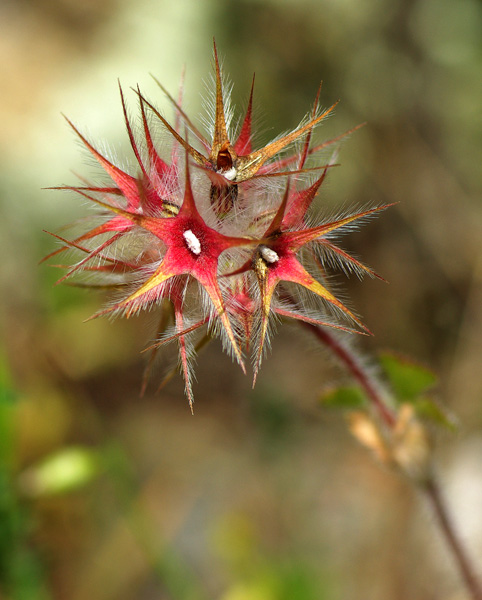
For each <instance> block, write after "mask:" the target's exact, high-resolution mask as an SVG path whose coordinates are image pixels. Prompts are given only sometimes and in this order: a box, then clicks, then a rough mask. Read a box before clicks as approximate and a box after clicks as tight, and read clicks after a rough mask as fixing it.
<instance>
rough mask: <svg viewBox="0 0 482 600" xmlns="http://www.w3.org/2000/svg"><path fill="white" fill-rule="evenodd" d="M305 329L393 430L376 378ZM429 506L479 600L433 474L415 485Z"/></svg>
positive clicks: (324, 334)
mask: <svg viewBox="0 0 482 600" xmlns="http://www.w3.org/2000/svg"><path fill="white" fill-rule="evenodd" d="M302 324H303V325H304V326H305V327H306V328H308V329H309V330H310V331H311V332H312V333H313V334H314V335H315V336H316V337H317V338H318V339H319V340H320V341H321V342H323V343H324V344H325V345H326V346H327V347H328V348H329V349H330V350H331V351H332V352H333V353H334V354H335V356H336V357H337V358H338V359H339V360H340V362H341V363H342V364H343V365H344V367H345V368H346V369H347V371H349V373H350V374H351V375H352V377H353V378H354V379H355V380H356V381H358V383H359V384H360V386H361V387H362V388H363V389H364V390H365V392H366V394H367V396H368V398H369V400H370V402H371V403H372V406H373V407H374V408H375V410H376V411H377V413H378V415H379V417H380V419H381V420H382V421H383V423H385V425H386V426H387V427H389V428H390V429H392V428H393V427H394V426H395V424H396V415H395V413H394V412H393V410H392V409H391V408H389V407H388V406H387V404H386V401H385V399H384V398H383V395H382V394H381V392H380V388H379V386H378V385H377V382H376V380H375V378H374V377H373V376H372V375H371V374H370V373H369V372H368V371H367V369H366V367H365V366H364V365H363V363H362V361H360V359H359V358H358V357H357V356H356V354H355V353H354V352H352V351H351V350H350V348H349V347H348V346H347V345H345V344H343V343H342V342H340V340H339V339H338V337H337V336H336V335H334V334H333V333H332V332H331V331H329V330H328V329H326V328H321V327H319V326H317V325H312V324H310V323H302ZM414 483H415V484H416V485H417V486H418V487H419V488H420V489H421V491H422V492H424V494H425V496H426V498H427V499H428V501H429V503H430V504H431V506H432V510H433V511H434V513H435V515H436V517H437V523H438V525H439V527H440V531H441V533H442V535H443V536H444V538H445V541H446V543H447V546H448V547H449V550H450V551H451V553H452V555H453V558H454V560H455V562H456V563H457V565H458V567H459V570H460V574H461V576H462V578H463V580H464V582H465V585H466V586H467V588H468V590H469V591H470V594H471V596H472V598H473V600H482V587H481V583H480V581H479V579H478V577H477V575H476V571H475V569H474V567H473V564H472V561H471V559H470V558H469V556H468V554H467V551H466V549H465V547H464V545H463V544H462V542H461V540H460V538H459V536H458V535H457V533H456V531H455V527H454V524H453V521H452V519H451V517H450V516H449V513H448V510H447V507H446V505H445V502H444V501H443V498H442V494H441V492H440V488H439V486H438V483H437V481H436V480H435V477H434V475H433V474H431V475H430V476H429V477H428V478H426V479H425V480H424V481H422V482H414Z"/></svg>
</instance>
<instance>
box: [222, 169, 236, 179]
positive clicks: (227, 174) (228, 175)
mask: <svg viewBox="0 0 482 600" xmlns="http://www.w3.org/2000/svg"><path fill="white" fill-rule="evenodd" d="M221 174H222V176H223V177H224V178H225V179H227V180H228V181H234V180H235V179H236V175H237V174H238V172H237V171H236V169H235V168H234V167H231V168H230V169H228V170H227V171H221Z"/></svg>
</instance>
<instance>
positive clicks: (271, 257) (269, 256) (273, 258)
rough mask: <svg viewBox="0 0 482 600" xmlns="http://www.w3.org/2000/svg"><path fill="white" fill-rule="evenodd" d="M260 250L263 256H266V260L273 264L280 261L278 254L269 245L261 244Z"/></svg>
mask: <svg viewBox="0 0 482 600" xmlns="http://www.w3.org/2000/svg"><path fill="white" fill-rule="evenodd" d="M259 252H260V254H261V256H262V257H263V258H264V260H265V261H266V262H268V263H270V264H273V263H275V262H278V261H279V256H278V254H277V253H276V252H275V251H274V250H272V249H271V248H268V246H260V247H259Z"/></svg>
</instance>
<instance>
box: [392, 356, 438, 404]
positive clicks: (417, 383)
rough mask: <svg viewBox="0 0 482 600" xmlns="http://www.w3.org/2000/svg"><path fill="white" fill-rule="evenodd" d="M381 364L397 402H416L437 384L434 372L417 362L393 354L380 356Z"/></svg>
mask: <svg viewBox="0 0 482 600" xmlns="http://www.w3.org/2000/svg"><path fill="white" fill-rule="evenodd" d="M380 363H381V365H382V367H383V370H384V371H385V374H386V375H387V377H388V380H389V382H390V385H391V387H392V389H393V393H394V394H395V396H396V398H397V400H399V401H400V402H414V401H415V400H416V399H417V397H418V396H420V394H422V393H424V392H426V391H427V390H428V389H430V388H431V387H433V386H434V385H435V384H436V382H437V376H436V375H435V373H433V371H431V370H430V369H427V367H424V366H422V365H419V364H417V363H416V362H414V361H412V360H410V359H408V358H404V357H401V356H397V355H395V354H391V353H383V354H381V355H380Z"/></svg>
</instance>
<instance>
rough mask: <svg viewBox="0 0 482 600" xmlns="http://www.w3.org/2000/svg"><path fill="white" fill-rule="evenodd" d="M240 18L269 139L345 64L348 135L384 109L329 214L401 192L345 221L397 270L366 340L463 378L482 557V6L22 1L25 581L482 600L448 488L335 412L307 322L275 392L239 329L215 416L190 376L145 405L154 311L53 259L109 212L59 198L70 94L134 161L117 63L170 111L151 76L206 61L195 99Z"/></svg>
mask: <svg viewBox="0 0 482 600" xmlns="http://www.w3.org/2000/svg"><path fill="white" fill-rule="evenodd" d="M213 36H215V38H216V42H217V45H218V49H219V52H220V54H221V55H222V56H223V57H224V68H225V71H226V73H227V74H228V75H230V77H231V79H232V80H233V81H234V83H235V87H234V101H235V104H236V106H237V107H238V108H242V107H243V106H245V102H246V96H247V93H248V90H249V85H250V81H251V77H252V73H253V72H254V71H255V72H256V86H257V87H256V105H257V106H258V108H259V110H258V113H257V114H258V115H259V120H260V123H261V127H260V130H261V133H260V136H259V141H260V143H261V142H263V141H268V140H269V139H271V138H272V137H274V136H275V135H277V134H278V133H279V132H280V131H286V130H288V129H290V128H293V127H294V126H296V125H297V124H298V122H299V121H300V120H301V118H302V117H303V116H304V115H305V114H306V112H307V111H308V110H309V108H310V106H311V104H312V102H313V99H314V95H315V93H316V89H317V86H318V83H319V81H320V79H323V81H324V84H323V92H322V104H323V105H324V106H328V105H330V104H331V103H333V102H334V101H335V100H337V99H338V98H341V100H342V102H341V104H340V105H339V107H337V110H336V115H335V116H334V117H333V118H330V119H329V120H328V121H327V122H326V123H325V124H324V125H323V127H322V128H321V129H320V131H319V132H318V133H317V135H318V136H321V139H325V138H328V137H329V136H330V135H335V134H337V133H340V132H342V131H344V130H345V129H348V128H350V127H352V126H354V125H356V124H358V123H360V122H363V121H367V122H368V124H367V126H365V127H364V128H363V129H361V130H360V131H358V132H357V133H356V134H355V135H353V136H352V137H351V138H350V139H349V140H348V141H347V142H346V143H345V144H344V145H343V148H342V153H341V162H342V166H341V167H340V168H339V169H336V170H334V171H333V173H332V174H331V177H330V179H329V182H328V184H327V186H325V188H324V191H323V196H322V198H323V200H322V201H321V203H320V210H321V209H322V207H323V204H322V202H326V203H327V204H329V206H330V208H332V207H333V206H340V207H346V206H348V207H352V206H357V205H366V204H367V203H371V204H377V203H380V204H382V203H387V202H398V203H399V204H398V205H397V206H396V207H394V208H391V209H390V210H389V211H386V212H384V213H383V214H382V215H381V216H380V217H379V218H378V219H377V220H375V221H373V222H371V223H370V224H369V225H368V226H365V227H364V228H363V229H362V230H360V231H359V232H357V233H353V234H351V235H349V236H347V237H346V239H345V247H346V248H347V249H349V250H352V251H354V252H355V253H356V254H357V255H359V256H361V257H362V258H363V259H364V260H365V261H366V262H367V263H368V264H369V265H371V266H372V267H373V268H375V269H376V271H377V272H379V273H381V274H382V275H383V276H384V277H386V278H387V280H389V282H390V283H389V285H385V284H383V283H381V282H379V281H376V280H374V281H371V280H366V281H364V282H359V281H357V280H356V279H352V280H349V281H344V282H343V284H344V287H345V289H347V291H348V293H349V295H350V298H351V300H352V304H353V305H354V306H355V307H356V308H357V310H358V311H359V312H360V314H361V315H363V318H364V321H365V322H366V323H367V325H368V326H369V327H370V329H371V330H372V331H373V332H374V333H375V336H374V338H373V339H368V340H362V342H363V344H361V347H362V348H364V349H365V350H366V352H367V353H373V354H375V353H376V352H377V350H378V349H380V348H390V349H393V350H397V351H399V352H401V353H404V354H407V355H410V356H412V357H414V358H416V359H417V360H420V361H421V362H422V363H425V364H427V365H430V366H431V367H433V368H434V369H435V370H436V371H437V372H438V373H439V375H440V387H439V390H438V398H439V400H440V402H441V403H442V404H444V405H446V406H447V407H448V408H449V409H450V410H451V411H452V412H453V413H454V414H455V415H457V417H458V420H459V424H460V425H459V431H458V433H457V434H456V435H449V434H445V435H438V436H437V440H436V444H437V446H436V448H437V449H436V457H437V460H438V463H437V464H438V469H439V474H440V477H441V479H442V482H443V484H444V486H445V492H446V495H447V498H448V500H449V502H450V507H451V509H452V512H453V514H454V516H455V518H456V519H457V522H458V524H459V527H460V530H461V532H462V534H463V538H464V540H466V542H467V545H468V547H469V548H470V551H471V552H472V554H473V555H474V556H477V557H478V558H479V559H480V558H482V480H481V467H482V435H481V433H482V432H481V429H482V410H481V406H482V404H481V399H482V398H481V397H482V380H481V377H480V368H481V359H480V357H481V346H482V315H481V311H480V304H481V301H482V291H481V287H480V285H481V278H482V254H481V250H482V247H481V236H480V230H481V227H480V226H481V215H482V211H481V204H480V192H481V188H482V176H481V169H480V144H481V141H482V125H481V99H482V93H481V92H482V78H481V66H482V61H481V56H482V6H481V4H480V3H479V2H478V1H477V0H457V1H456V2H454V1H453V0H368V1H367V2H358V1H356V0H337V1H336V2H332V1H329V0H297V1H296V2H294V1H291V2H289V1H287V0H286V1H283V0H279V1H275V0H271V1H270V0H258V1H254V0H251V1H248V0H240V1H235V0H202V1H199V0H177V1H176V2H168V1H167V0H157V1H155V0H137V1H136V2H134V1H132V0H131V1H129V0H104V1H103V2H102V3H100V2H94V0H84V1H83V2H75V1H74V0H10V1H9V0H1V3H0V89H1V93H0V123H1V126H0V206H1V210H2V213H1V214H2V219H1V221H0V239H1V244H2V245H1V248H2V268H1V270H0V282H1V289H2V294H1V298H0V303H1V333H2V339H3V341H2V346H1V347H0V377H1V380H0V393H1V394H2V397H1V405H0V417H1V419H0V453H1V455H0V458H1V461H2V472H1V479H0V560H1V564H0V579H1V582H2V588H1V590H2V591H0V597H1V598H8V599H10V598H11V599H15V600H16V599H22V600H23V599H25V600H37V599H41V600H44V599H45V600H47V599H56V600H57V599H69V600H83V599H86V598H89V600H114V599H116V600H131V599H136V600H151V599H153V600H154V599H156V600H164V599H165V600H196V599H200V600H201V599H203V600H204V599H206V600H212V599H216V600H258V599H259V600H284V599H286V600H288V599H290V600H291V599H295V600H315V599H316V600H318V599H326V600H341V599H343V600H345V599H347V600H351V599H353V600H354V599H355V598H356V599H364V600H365V599H366V600H392V599H393V600H402V599H407V598H410V600H430V599H435V598H437V599H438V600H449V599H450V600H455V599H463V598H465V597H466V596H465V594H464V591H463V588H462V587H461V584H460V581H459V578H458V575H457V573H456V571H455V570H454V567H453V565H452V563H451V562H450V560H449V558H448V556H447V554H446V552H445V548H444V546H443V542H442V540H441V538H440V536H439V533H438V531H437V530H436V528H435V526H434V523H433V520H432V516H431V514H430V513H429V511H428V510H427V507H426V506H425V505H424V503H423V502H422V501H421V499H420V498H419V497H418V496H417V495H416V494H415V493H414V492H413V491H412V490H411V489H410V488H409V486H408V484H407V483H406V482H404V481H403V480H401V479H399V478H397V477H396V476H395V475H393V474H391V473H389V472H386V471H384V470H382V469H380V468H379V467H378V466H377V465H376V464H375V463H374V462H373V461H372V458H371V457H370V456H369V454H368V453H367V452H365V450H364V449H362V448H361V447H359V446H358V444H357V443H356V442H355V441H354V440H352V439H351V438H350V435H349V434H348V432H347V429H346V425H345V422H344V419H343V417H342V416H341V415H340V414H331V413H329V412H326V411H324V410H322V409H321V408H320V407H319V406H318V404H317V398H318V396H319V393H320V391H321V390H322V389H324V387H326V386H327V385H329V384H332V383H333V382H336V381H338V380H340V379H341V380H342V379H343V374H342V373H341V372H340V371H339V370H337V368H336V367H335V366H334V365H333V364H332V363H331V361H330V360H329V359H328V357H327V355H326V354H325V353H324V352H323V351H321V350H320V349H319V348H317V347H316V345H315V344H313V342H312V341H311V340H310V339H308V338H306V337H304V336H302V335H300V334H299V332H297V330H296V328H295V327H293V326H286V327H283V328H282V331H280V333H279V335H277V336H276V337H275V338H274V343H273V351H272V353H271V354H270V355H269V356H268V358H267V359H266V360H265V362H264V365H263V368H262V371H261V375H260V377H259V378H258V384H257V388H256V389H255V390H254V391H251V389H250V381H249V378H245V377H243V376H242V374H241V373H240V370H239V368H237V367H236V366H235V365H233V364H231V362H230V360H229V359H228V358H227V357H226V356H225V355H224V354H222V352H221V348H220V346H219V344H217V343H216V344H212V345H211V347H209V348H208V349H207V350H206V351H205V352H204V353H202V354H201V355H200V357H199V360H198V368H197V377H198V383H197V384H196V385H195V390H194V391H195V396H196V406H195V408H196V411H195V416H194V417H191V415H190V413H189V410H188V406H187V402H186V401H185V399H184V397H183V384H182V381H181V379H180V378H178V379H176V380H174V381H172V383H171V384H170V385H169V386H168V387H167V388H166V389H165V390H163V391H162V393H160V394H159V395H154V394H148V395H147V396H146V397H145V398H142V399H139V384H140V379H141V375H142V369H143V360H144V359H143V357H142V356H141V355H140V351H141V350H142V349H143V348H144V344H145V342H146V341H147V340H148V336H149V332H150V327H151V326H152V325H153V324H152V323H151V322H150V319H149V318H148V317H146V318H140V319H138V320H132V321H129V322H122V321H116V322H115V323H110V322H109V321H107V320H104V321H103V320H96V321H91V322H88V323H84V322H83V321H84V320H85V319H86V318H87V317H88V316H90V314H92V313H93V312H94V311H95V310H96V309H97V308H98V307H99V306H100V304H101V302H102V297H100V296H97V295H95V294H89V293H87V292H84V291H82V290H78V289H72V288H68V287H61V286H59V287H53V283H54V282H55V280H56V278H57V276H58V272H56V271H55V270H54V269H52V268H50V267H48V266H46V265H41V266H40V267H38V266H37V263H38V261H39V260H40V259H41V257H42V256H43V255H45V254H47V253H48V252H50V251H51V250H52V249H53V248H54V247H55V242H54V240H53V239H52V238H50V237H49V236H47V235H46V234H44V233H43V232H42V230H43V229H47V230H50V231H55V230H58V228H60V227H61V226H62V225H63V224H65V223H67V222H69V221H71V220H73V219H75V218H77V217H80V216H82V215H85V214H88V213H87V209H86V207H85V206H83V205H82V203H81V202H79V200H78V199H75V198H73V197H69V196H68V195H62V194H61V193H58V192H57V193H56V192H53V191H48V190H42V189H41V188H45V187H48V186H53V185H59V184H62V183H72V182H73V181H74V180H75V178H74V176H73V175H72V174H71V171H74V172H77V173H82V172H84V171H85V168H86V165H85V153H82V152H80V149H79V144H77V143H76V141H75V139H74V136H73V135H72V132H71V131H70V130H69V128H68V126H67V125H66V123H65V121H64V120H63V119H62V117H61V114H60V113H61V112H64V113H65V114H67V115H68V116H69V118H71V119H72V120H73V121H74V122H75V123H76V124H77V125H79V127H80V128H81V129H82V131H84V132H87V133H89V134H91V136H92V139H94V140H99V142H100V141H105V142H106V143H108V144H109V146H110V147H114V148H116V149H118V155H119V156H122V155H123V154H124V153H128V152H129V150H128V140H127V136H126V133H125V128H124V125H123V120H122V112H121V107H120V102H119V97H118V89H117V78H119V79H120V80H121V82H122V84H123V85H124V88H125V89H126V90H127V89H129V87H130V86H135V85H136V84H139V85H140V86H141V89H142V90H143V92H144V93H145V95H146V96H147V97H148V98H152V99H154V100H155V101H156V102H159V104H161V105H162V106H164V108H165V109H166V114H170V113H169V112H168V111H169V107H168V105H167V104H165V103H164V104H162V102H163V100H162V99H161V94H160V91H159V90H158V88H157V87H156V85H155V83H154V82H153V80H152V79H151V77H150V76H149V73H152V74H154V75H156V76H157V77H158V78H159V79H160V80H161V81H162V82H163V84H164V85H165V86H166V87H167V89H169V90H170V91H171V92H175V90H176V89H177V86H178V82H179V76H180V73H181V70H182V67H183V65H184V64H185V65H186V68H187V72H186V103H185V105H186V109H187V112H188V113H189V114H191V115H196V114H197V113H199V111H200V110H201V96H200V94H201V93H202V92H204V83H203V81H204V80H206V79H208V77H209V75H210V72H211V55H212V37H213ZM130 100H131V107H132V108H133V111H134V110H135V102H134V98H133V96H132V95H131V98H130ZM342 279H343V278H340V281H341V280H342ZM169 352H175V349H174V348H173V347H172V348H169V350H168V353H167V356H166V357H167V358H169ZM45 461H47V462H45Z"/></svg>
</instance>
